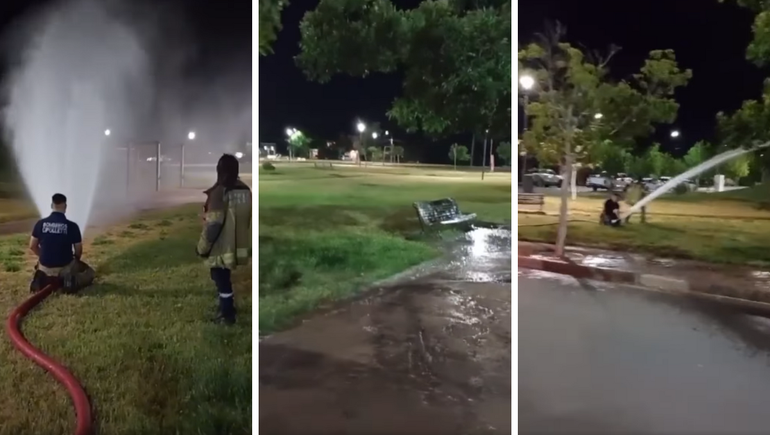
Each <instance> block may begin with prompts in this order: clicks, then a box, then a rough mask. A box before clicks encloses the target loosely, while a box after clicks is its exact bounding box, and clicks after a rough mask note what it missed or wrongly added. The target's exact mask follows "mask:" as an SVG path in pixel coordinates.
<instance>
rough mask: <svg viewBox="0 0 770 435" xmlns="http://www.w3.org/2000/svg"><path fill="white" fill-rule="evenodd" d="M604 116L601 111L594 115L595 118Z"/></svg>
mask: <svg viewBox="0 0 770 435" xmlns="http://www.w3.org/2000/svg"><path fill="white" fill-rule="evenodd" d="M602 117H604V115H602V114H601V113H597V114H596V115H594V119H602Z"/></svg>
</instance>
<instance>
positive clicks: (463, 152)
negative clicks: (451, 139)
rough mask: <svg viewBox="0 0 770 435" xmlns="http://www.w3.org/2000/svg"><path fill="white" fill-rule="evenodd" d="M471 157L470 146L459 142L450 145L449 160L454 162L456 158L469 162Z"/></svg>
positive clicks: (459, 160)
mask: <svg viewBox="0 0 770 435" xmlns="http://www.w3.org/2000/svg"><path fill="white" fill-rule="evenodd" d="M470 159H471V156H470V154H468V147H466V146H465V145H458V144H456V143H455V144H452V146H450V147H449V160H450V161H452V162H454V161H455V160H456V161H458V162H467V161H468V160H470Z"/></svg>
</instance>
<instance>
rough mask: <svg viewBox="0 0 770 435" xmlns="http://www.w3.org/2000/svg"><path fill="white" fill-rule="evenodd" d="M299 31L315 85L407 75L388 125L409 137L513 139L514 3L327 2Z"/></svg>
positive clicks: (302, 61) (304, 63) (303, 62)
mask: <svg viewBox="0 0 770 435" xmlns="http://www.w3.org/2000/svg"><path fill="white" fill-rule="evenodd" d="M300 30H301V41H300V49H301V52H300V54H299V55H298V56H297V58H296V61H297V65H298V66H299V67H300V69H301V70H302V71H303V72H304V73H305V74H306V76H307V77H308V78H309V79H311V80H314V81H318V82H321V83H323V82H327V81H328V80H330V79H331V77H332V76H334V75H337V74H347V75H351V76H354V77H366V76H368V75H369V74H371V73H387V74H395V73H398V72H399V71H401V72H403V77H404V79H403V86H402V88H403V94H402V95H401V96H400V97H398V98H396V99H395V101H394V102H393V106H392V107H391V109H390V111H389V112H388V117H389V118H391V119H393V120H395V121H396V122H397V123H398V124H399V125H400V126H402V127H403V128H405V129H406V130H407V131H409V132H415V131H422V132H425V133H427V134H430V135H433V136H442V135H450V134H454V133H464V132H474V133H480V132H483V131H484V130H485V129H489V130H490V137H508V136H509V135H510V127H511V114H512V113H511V75H512V71H511V57H510V56H511V55H510V52H511V39H510V34H511V3H510V1H478V0H476V1H467V0H466V1H458V0H455V1H452V2H448V1H425V2H421V3H420V4H419V6H417V7H416V8H414V9H409V10H399V9H397V8H396V7H395V6H394V4H393V3H391V1H389V0H359V1H350V0H321V1H320V3H319V4H318V7H316V9H315V10H313V11H311V12H308V13H307V14H305V17H304V18H303V20H302V23H301V25H300Z"/></svg>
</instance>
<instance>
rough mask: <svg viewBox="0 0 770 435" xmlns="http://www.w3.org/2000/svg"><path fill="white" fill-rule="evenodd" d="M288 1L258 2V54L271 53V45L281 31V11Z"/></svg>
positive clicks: (267, 0) (269, 0)
mask: <svg viewBox="0 0 770 435" xmlns="http://www.w3.org/2000/svg"><path fill="white" fill-rule="evenodd" d="M288 3H289V1H288V0H259V54H260V56H264V55H266V54H270V53H272V52H273V50H272V45H273V42H275V39H276V37H277V36H278V32H279V31H280V30H281V11H282V10H283V8H284V7H285V6H286V5H287V4H288Z"/></svg>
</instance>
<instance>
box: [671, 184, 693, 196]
mask: <svg viewBox="0 0 770 435" xmlns="http://www.w3.org/2000/svg"><path fill="white" fill-rule="evenodd" d="M689 192H690V186H688V185H687V183H681V184H677V185H676V187H674V193H675V194H677V195H684V194H685V193H689Z"/></svg>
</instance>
